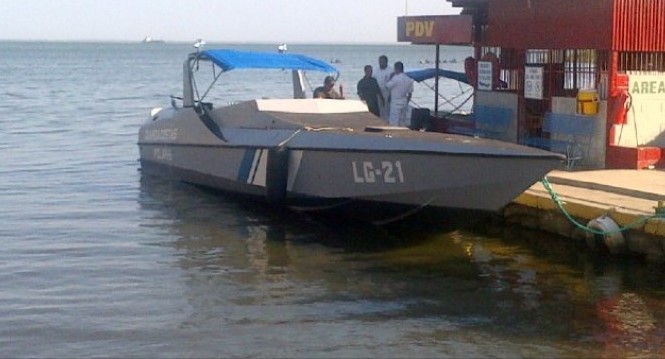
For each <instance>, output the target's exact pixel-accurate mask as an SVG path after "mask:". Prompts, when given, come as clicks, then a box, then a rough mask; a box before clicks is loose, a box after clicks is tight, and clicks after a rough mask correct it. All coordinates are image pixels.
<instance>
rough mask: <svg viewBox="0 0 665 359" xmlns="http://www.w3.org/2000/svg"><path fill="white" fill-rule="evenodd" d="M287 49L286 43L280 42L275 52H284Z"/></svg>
mask: <svg viewBox="0 0 665 359" xmlns="http://www.w3.org/2000/svg"><path fill="white" fill-rule="evenodd" d="M287 51H288V48H287V47H286V44H281V45H279V46H277V52H279V53H280V54H283V53H286V52H287Z"/></svg>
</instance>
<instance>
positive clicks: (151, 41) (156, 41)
mask: <svg viewBox="0 0 665 359" xmlns="http://www.w3.org/2000/svg"><path fill="white" fill-rule="evenodd" d="M141 42H142V43H144V44H163V43H164V42H165V41H164V40H161V39H154V38H152V36H146V37H145V38H143V41H141Z"/></svg>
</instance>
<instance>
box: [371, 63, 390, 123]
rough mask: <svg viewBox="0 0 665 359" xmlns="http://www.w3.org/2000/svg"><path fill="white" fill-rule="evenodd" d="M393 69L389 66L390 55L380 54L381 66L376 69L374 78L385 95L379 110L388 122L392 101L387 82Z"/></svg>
mask: <svg viewBox="0 0 665 359" xmlns="http://www.w3.org/2000/svg"><path fill="white" fill-rule="evenodd" d="M390 73H391V70H390V69H389V68H388V57H387V56H386V55H381V56H379V68H378V69H376V71H374V78H375V79H376V82H377V83H378V84H379V89H381V95H383V99H384V102H383V103H382V104H381V105H380V106H379V112H380V113H381V118H382V119H383V120H384V121H386V123H387V122H388V118H389V111H390V107H389V104H388V103H389V102H390V98H389V95H390V91H389V90H388V88H387V87H386V83H387V82H388V80H390Z"/></svg>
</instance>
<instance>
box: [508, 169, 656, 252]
mask: <svg viewBox="0 0 665 359" xmlns="http://www.w3.org/2000/svg"><path fill="white" fill-rule="evenodd" d="M547 179H548V181H549V183H550V185H551V188H552V189H553V191H554V192H555V193H556V196H557V197H558V198H559V199H560V200H561V202H562V204H563V208H564V211H565V212H567V213H568V215H569V217H570V218H569V217H568V216H566V215H565V213H564V211H562V210H561V209H560V208H558V206H557V205H556V203H555V201H554V200H553V199H552V196H551V194H550V192H549V191H548V190H547V189H546V187H545V186H544V185H543V184H542V183H540V182H539V183H536V184H534V185H533V186H531V188H529V189H528V190H526V191H525V192H524V193H523V194H521V195H520V196H519V197H517V198H516V199H515V200H514V201H513V203H511V204H510V205H508V206H506V208H505V209H504V210H503V212H502V215H503V217H504V219H505V220H506V221H507V222H508V223H517V224H520V225H522V226H525V227H529V228H535V229H540V230H543V231H547V232H552V233H557V234H559V235H562V236H565V237H569V238H573V239H576V240H584V241H586V242H587V244H588V245H589V246H590V247H591V248H592V249H596V250H609V251H610V252H611V253H614V254H641V255H646V256H647V257H649V258H652V259H659V260H665V216H663V215H662V214H658V215H657V213H656V212H657V211H656V207H658V205H659V201H665V171H663V170H593V171H558V170H557V171H552V172H550V173H549V174H548V175H547ZM662 204H665V202H663V203H662ZM661 211H662V210H661ZM602 216H607V217H609V218H610V219H611V220H612V221H613V222H614V223H616V225H617V226H618V227H620V228H623V227H626V226H629V227H630V229H627V230H625V231H622V232H621V235H619V236H617V235H616V234H609V235H605V236H604V235H599V234H592V233H589V231H587V230H585V229H583V228H580V227H579V226H576V225H575V224H573V223H572V222H571V220H570V219H571V218H572V219H574V220H575V221H577V222H578V223H580V224H582V225H583V226H586V225H587V224H588V223H589V222H590V221H592V220H594V219H598V218H599V217H602ZM604 220H605V219H604ZM603 223H604V222H603ZM592 227H593V226H592ZM601 229H605V228H604V227H601ZM616 237H622V238H620V240H621V241H623V242H622V243H620V244H617V243H616V240H617V238H616ZM603 244H604V245H603ZM600 247H605V248H600Z"/></svg>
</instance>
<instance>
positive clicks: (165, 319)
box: [0, 42, 665, 358]
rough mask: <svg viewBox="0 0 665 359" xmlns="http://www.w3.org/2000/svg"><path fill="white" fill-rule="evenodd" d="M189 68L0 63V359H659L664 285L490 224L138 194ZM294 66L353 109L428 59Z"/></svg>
mask: <svg viewBox="0 0 665 359" xmlns="http://www.w3.org/2000/svg"><path fill="white" fill-rule="evenodd" d="M235 47H244V48H258V49H265V50H268V51H272V50H274V49H273V47H274V46H273V45H267V46H259V45H251V46H250V45H246V46H235ZM189 50H190V47H189V46H188V45H179V44H163V45H155V46H145V45H139V44H93V43H91V44H69V43H18V42H4V43H0V74H1V75H0V83H1V84H2V86H1V87H0V130H1V131H0V151H2V156H1V160H0V200H1V202H0V238H2V250H0V356H1V357H100V356H101V357H197V358H198V357H213V356H214V357H353V358H356V357H455V358H457V357H474V358H475V357H511V358H512V357H616V356H627V357H647V358H650V357H663V356H664V354H663V349H661V344H662V343H663V340H664V338H665V331H664V329H665V325H664V324H663V320H664V319H665V301H663V297H664V294H665V291H664V288H665V284H664V282H663V267H662V266H661V265H657V264H647V263H643V262H641V261H617V260H609V259H607V258H604V257H602V256H593V255H590V254H588V253H587V252H586V251H585V249H584V248H580V247H577V246H576V245H573V244H570V243H569V242H568V241H565V240H562V239H560V238H557V237H552V236H547V235H544V234H542V233H538V232H530V231H526V230H519V229H515V228H506V227H502V226H498V225H493V224H488V223H473V226H470V227H469V228H462V229H460V228H454V227H446V226H442V228H428V229H423V228H408V227H402V228H391V229H376V228H365V227H349V226H345V225H344V224H340V223H322V222H319V221H315V220H312V219H309V218H302V217H299V216H297V215H294V214H289V213H275V212H272V211H269V210H267V209H265V208H261V207H257V206H253V205H250V204H245V203H239V202H237V201H234V200H230V199H227V198H224V197H221V196H219V195H217V194H212V193H208V192H205V191H202V190H200V189H197V188H193V187H190V186H187V185H182V184H175V183H168V182H163V181H160V180H158V179H154V178H146V177H142V176H141V173H140V172H139V165H138V162H137V157H138V151H137V146H136V139H137V137H136V134H137V130H138V127H139V126H140V124H141V123H142V121H143V120H144V119H145V117H146V116H147V113H148V111H149V109H150V108H151V107H152V106H158V105H160V106H167V105H168V103H169V100H168V96H169V95H171V94H176V95H177V94H179V91H180V86H181V85H180V83H181V78H180V76H181V73H180V71H181V66H182V61H183V59H184V55H185V54H186V53H187V52H189ZM289 50H290V51H292V52H304V53H308V54H311V55H314V56H317V57H320V58H323V59H334V58H339V59H340V60H341V61H342V63H340V64H339V68H340V70H341V71H342V77H341V81H342V82H343V83H344V84H345V87H346V89H347V91H348V89H349V88H352V87H353V86H354V84H355V82H356V81H357V79H359V78H360V76H361V74H362V66H363V65H365V64H367V63H369V64H374V63H375V62H376V58H377V57H378V55H380V54H384V53H385V54H387V55H388V56H389V58H390V59H391V61H393V60H398V59H401V60H403V61H404V62H405V64H406V67H407V68H415V67H419V66H420V63H419V62H420V60H421V59H432V58H433V48H431V47H413V46H324V45H316V46H314V45H307V46H306V45H300V46H299V45H290V46H289ZM446 51H447V52H445V54H444V55H443V56H442V58H448V59H449V58H453V57H456V59H457V60H458V63H457V64H449V65H450V66H451V67H454V66H461V61H462V60H463V58H464V57H465V56H467V55H468V49H446ZM456 51H457V52H456ZM248 76H249V75H248ZM227 85H228V86H229V88H231V89H233V90H234V91H236V92H235V93H236V94H237V95H238V96H244V95H245V94H243V93H242V91H241V90H242V88H243V86H247V87H246V88H247V89H252V90H257V91H265V92H266V93H271V92H272V91H274V88H273V87H272V85H271V83H270V82H268V81H264V82H263V84H257V83H254V84H243V81H239V80H237V81H236V80H230V81H229V82H228V83H227ZM446 86H449V87H448V88H447V90H446V91H447V93H448V94H450V95H451V96H452V95H454V94H456V93H457V90H458V88H457V87H456V86H457V85H454V84H448V85H446ZM425 90H426V89H425ZM427 91H428V90H427ZM427 91H423V92H419V93H418V94H417V95H416V96H415V98H416V99H417V100H418V101H422V102H426V101H428V100H427V98H428V97H427V96H431V95H430V93H429V92H427ZM430 101H431V99H430ZM481 228H482V230H480V229H481Z"/></svg>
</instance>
